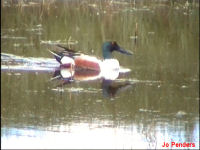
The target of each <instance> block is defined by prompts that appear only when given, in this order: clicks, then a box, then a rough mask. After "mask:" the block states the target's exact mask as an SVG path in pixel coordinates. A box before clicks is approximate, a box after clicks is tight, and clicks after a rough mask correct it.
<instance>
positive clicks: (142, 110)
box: [139, 108, 160, 113]
mask: <svg viewBox="0 0 200 150" xmlns="http://www.w3.org/2000/svg"><path fill="white" fill-rule="evenodd" d="M139 111H140V112H151V113H158V112H160V111H159V110H148V109H143V108H140V109H139Z"/></svg>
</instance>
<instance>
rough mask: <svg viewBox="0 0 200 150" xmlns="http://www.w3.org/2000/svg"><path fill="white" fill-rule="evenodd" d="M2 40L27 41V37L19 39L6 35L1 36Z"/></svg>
mask: <svg viewBox="0 0 200 150" xmlns="http://www.w3.org/2000/svg"><path fill="white" fill-rule="evenodd" d="M1 39H14V40H26V39H27V38H26V37H20V36H19V37H17V36H8V35H4V36H1Z"/></svg>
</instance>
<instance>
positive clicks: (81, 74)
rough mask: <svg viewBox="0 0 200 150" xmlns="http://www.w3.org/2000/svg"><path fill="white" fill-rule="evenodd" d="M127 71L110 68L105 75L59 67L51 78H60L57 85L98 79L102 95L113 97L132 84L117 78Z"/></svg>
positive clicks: (80, 69) (99, 72)
mask: <svg viewBox="0 0 200 150" xmlns="http://www.w3.org/2000/svg"><path fill="white" fill-rule="evenodd" d="M127 73H128V71H127V72H123V73H120V70H112V71H111V72H109V74H107V75H105V74H102V73H101V71H95V70H86V69H82V68H76V69H72V68H68V67H60V68H59V69H58V70H56V71H55V72H54V75H53V78H52V80H55V79H58V80H60V81H61V83H60V84H59V85H58V86H63V85H66V84H71V83H73V82H81V81H82V82H83V81H86V82H89V81H100V82H101V83H102V85H101V87H102V91H103V96H104V97H105V98H114V97H115V96H116V94H117V93H119V92H122V91H124V90H126V89H128V88H130V87H131V86H132V83H130V82H128V81H124V80H119V79H120V77H121V76H122V75H124V74H127Z"/></svg>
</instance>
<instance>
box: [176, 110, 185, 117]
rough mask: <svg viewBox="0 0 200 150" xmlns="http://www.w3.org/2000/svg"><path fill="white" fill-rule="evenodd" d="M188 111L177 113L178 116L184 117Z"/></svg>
mask: <svg viewBox="0 0 200 150" xmlns="http://www.w3.org/2000/svg"><path fill="white" fill-rule="evenodd" d="M186 114H187V113H186V112H184V111H178V112H177V113H176V117H183V116H185V115H186Z"/></svg>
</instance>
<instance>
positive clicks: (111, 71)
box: [100, 59, 120, 80]
mask: <svg viewBox="0 0 200 150" xmlns="http://www.w3.org/2000/svg"><path fill="white" fill-rule="evenodd" d="M100 67H101V76H102V77H104V78H105V79H107V80H115V79H116V78H117V77H118V76H119V70H120V66H119V62H118V60H116V59H105V60H103V61H102V62H101V63H100Z"/></svg>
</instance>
